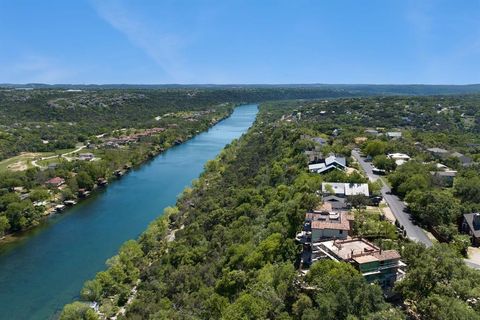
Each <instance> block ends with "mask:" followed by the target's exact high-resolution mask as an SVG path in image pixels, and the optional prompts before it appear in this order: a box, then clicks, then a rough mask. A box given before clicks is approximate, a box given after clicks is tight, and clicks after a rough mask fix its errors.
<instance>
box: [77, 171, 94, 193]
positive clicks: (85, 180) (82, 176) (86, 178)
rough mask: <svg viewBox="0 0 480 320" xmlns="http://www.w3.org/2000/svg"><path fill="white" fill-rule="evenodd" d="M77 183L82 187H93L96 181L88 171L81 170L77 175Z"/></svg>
mask: <svg viewBox="0 0 480 320" xmlns="http://www.w3.org/2000/svg"><path fill="white" fill-rule="evenodd" d="M76 179H77V183H78V187H79V188H80V189H92V188H93V185H94V181H93V179H92V177H90V175H89V174H88V173H87V172H86V171H80V172H79V173H78V174H77V176H76Z"/></svg>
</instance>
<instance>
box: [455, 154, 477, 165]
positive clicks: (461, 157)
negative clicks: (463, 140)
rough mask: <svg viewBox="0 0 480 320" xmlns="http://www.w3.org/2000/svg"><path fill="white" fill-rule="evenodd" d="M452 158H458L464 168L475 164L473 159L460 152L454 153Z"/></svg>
mask: <svg viewBox="0 0 480 320" xmlns="http://www.w3.org/2000/svg"><path fill="white" fill-rule="evenodd" d="M450 156H451V157H454V158H457V159H458V160H459V161H460V164H461V165H462V166H463V167H469V166H471V165H472V164H473V159H472V158H470V157H467V156H465V155H463V154H461V153H460V152H454V153H452V154H451V155H450Z"/></svg>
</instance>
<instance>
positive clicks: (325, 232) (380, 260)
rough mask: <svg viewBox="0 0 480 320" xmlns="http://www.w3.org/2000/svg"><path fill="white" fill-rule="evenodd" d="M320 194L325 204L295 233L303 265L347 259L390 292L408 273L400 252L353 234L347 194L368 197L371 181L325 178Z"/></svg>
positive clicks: (310, 215) (352, 218) (312, 213)
mask: <svg viewBox="0 0 480 320" xmlns="http://www.w3.org/2000/svg"><path fill="white" fill-rule="evenodd" d="M321 194H322V199H323V203H322V205H321V206H320V207H318V208H316V209H314V210H312V211H311V212H307V213H306V214H305V222H304V225H303V230H302V231H301V232H300V233H298V234H297V237H296V239H297V241H299V242H300V243H302V245H303V253H302V261H301V262H302V269H303V270H304V271H305V272H308V271H307V270H308V268H309V266H310V265H311V264H313V263H315V262H316V261H319V260H321V259H331V260H334V261H343V262H347V263H350V264H352V265H353V266H354V267H355V268H356V269H357V270H358V271H360V272H361V273H362V275H363V276H364V277H365V279H366V280H367V281H368V282H370V283H378V284H379V285H380V286H381V287H382V289H384V290H385V292H386V293H388V292H389V291H390V290H391V288H392V287H393V285H394V283H395V282H396V281H397V280H400V279H402V277H403V276H404V275H405V267H406V265H405V264H404V263H403V262H402V261H401V260H400V258H401V257H400V254H399V253H398V252H397V251H396V250H382V249H380V248H379V247H378V246H376V245H375V244H373V243H371V242H370V241H368V240H366V239H364V238H361V237H355V236H354V234H353V221H354V215H353V214H352V213H351V212H350V206H349V203H348V197H349V196H353V195H355V196H362V197H365V198H368V197H369V189H368V184H366V183H336V182H333V183H330V182H324V183H322V191H321Z"/></svg>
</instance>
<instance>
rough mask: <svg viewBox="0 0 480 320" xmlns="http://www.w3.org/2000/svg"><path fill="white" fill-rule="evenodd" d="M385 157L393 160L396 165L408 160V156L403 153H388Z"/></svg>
mask: <svg viewBox="0 0 480 320" xmlns="http://www.w3.org/2000/svg"><path fill="white" fill-rule="evenodd" d="M387 157H388V158H390V159H392V160H395V164H396V165H397V166H401V165H402V164H404V163H405V162H407V161H409V160H410V156H409V155H407V154H405V153H389V154H388V155H387Z"/></svg>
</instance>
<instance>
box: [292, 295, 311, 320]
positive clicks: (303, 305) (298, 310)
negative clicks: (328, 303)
mask: <svg viewBox="0 0 480 320" xmlns="http://www.w3.org/2000/svg"><path fill="white" fill-rule="evenodd" d="M312 305H313V303H312V299H310V297H309V296H307V295H306V294H303V293H301V294H300V295H299V297H298V299H297V301H295V303H294V304H293V306H292V312H293V314H294V315H295V317H296V319H302V315H303V313H304V312H305V310H307V309H310V308H311V307H312Z"/></svg>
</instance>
